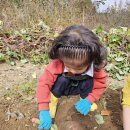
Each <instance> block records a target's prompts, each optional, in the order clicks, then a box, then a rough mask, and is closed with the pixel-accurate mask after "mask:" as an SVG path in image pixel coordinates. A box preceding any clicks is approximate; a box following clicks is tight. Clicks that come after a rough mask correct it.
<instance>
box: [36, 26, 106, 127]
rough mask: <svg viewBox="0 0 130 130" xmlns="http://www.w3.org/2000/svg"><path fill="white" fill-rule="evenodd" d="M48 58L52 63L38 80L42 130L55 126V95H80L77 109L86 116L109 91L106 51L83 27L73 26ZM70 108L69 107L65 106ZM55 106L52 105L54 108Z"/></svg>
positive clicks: (54, 46)
mask: <svg viewBox="0 0 130 130" xmlns="http://www.w3.org/2000/svg"><path fill="white" fill-rule="evenodd" d="M49 56H50V58H51V59H53V60H52V62H51V63H50V64H49V65H48V66H47V67H46V68H45V70H44V73H43V75H42V76H41V78H40V80H39V85H38V91H37V99H38V104H39V111H40V113H39V117H40V122H41V123H40V126H39V129H42V128H44V129H49V128H50V127H51V125H52V116H51V115H50V111H51V110H50V109H51V107H49V103H50V100H51V97H52V95H54V96H55V97H56V98H55V99H54V100H56V99H57V98H60V97H61V96H70V95H80V97H81V98H82V99H81V100H79V101H78V102H77V103H76V104H75V108H76V110H77V111H78V112H80V113H81V114H83V115H87V114H88V113H89V111H90V107H91V104H92V103H93V102H95V101H97V100H98V99H99V98H100V97H101V95H102V93H103V91H104V89H105V88H106V78H107V75H106V73H105V72H104V69H103V67H104V66H105V65H106V57H107V51H106V49H105V48H104V47H103V45H102V44H101V43H100V40H99V38H98V37H97V36H96V35H95V34H94V33H93V32H92V31H90V30H89V29H87V28H86V27H84V26H70V27H68V28H66V29H65V30H64V31H62V32H61V33H60V35H59V36H58V37H57V38H56V39H55V40H54V42H53V47H52V48H51V50H50V53H49ZM66 105H67V104H66ZM52 106H53V105H52Z"/></svg>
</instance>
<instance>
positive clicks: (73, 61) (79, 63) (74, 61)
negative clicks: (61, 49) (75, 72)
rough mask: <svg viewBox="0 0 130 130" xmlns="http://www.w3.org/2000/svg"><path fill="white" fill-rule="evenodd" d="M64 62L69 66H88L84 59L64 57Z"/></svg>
mask: <svg viewBox="0 0 130 130" xmlns="http://www.w3.org/2000/svg"><path fill="white" fill-rule="evenodd" d="M63 62H64V64H65V65H66V66H68V67H71V66H72V67H76V68H79V67H83V66H86V65H87V63H86V62H85V61H84V60H77V59H63Z"/></svg>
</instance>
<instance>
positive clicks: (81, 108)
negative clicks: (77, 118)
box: [75, 99, 91, 116]
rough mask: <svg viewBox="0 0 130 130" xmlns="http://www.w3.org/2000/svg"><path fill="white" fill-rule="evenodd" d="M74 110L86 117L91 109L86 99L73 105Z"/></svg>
mask: <svg viewBox="0 0 130 130" xmlns="http://www.w3.org/2000/svg"><path fill="white" fill-rule="evenodd" d="M75 108H76V110H77V111H78V112H80V113H81V114H83V115H84V116H86V115H87V114H88V113H89V111H90V109H91V102H90V101H89V100H87V99H81V100H80V101H78V102H77V103H76V104H75Z"/></svg>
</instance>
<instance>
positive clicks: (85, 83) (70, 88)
mask: <svg viewBox="0 0 130 130" xmlns="http://www.w3.org/2000/svg"><path fill="white" fill-rule="evenodd" d="M82 77H83V76H78V77H76V76H75V77H74V78H73V77H66V76H64V75H59V76H58V78H57V80H56V82H55V83H54V85H53V86H52V89H51V92H52V93H53V94H54V96H56V97H57V98H59V97H61V96H70V95H80V97H81V98H83V99H84V98H86V97H87V96H88V94H89V93H90V92H91V91H92V88H93V78H92V77H90V76H88V75H86V76H85V78H82Z"/></svg>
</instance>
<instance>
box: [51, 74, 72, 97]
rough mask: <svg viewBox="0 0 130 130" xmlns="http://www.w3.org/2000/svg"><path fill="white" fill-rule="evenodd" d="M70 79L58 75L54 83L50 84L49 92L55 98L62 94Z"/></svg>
mask: <svg viewBox="0 0 130 130" xmlns="http://www.w3.org/2000/svg"><path fill="white" fill-rule="evenodd" d="M69 84H70V79H69V78H66V77H64V76H62V75H60V76H59V77H58V78H57V80H56V82H55V83H54V85H53V86H52V89H51V92H52V93H53V95H54V96H56V97H57V98H59V97H61V96H63V95H64V91H65V89H66V88H67V87H68V86H69Z"/></svg>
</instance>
